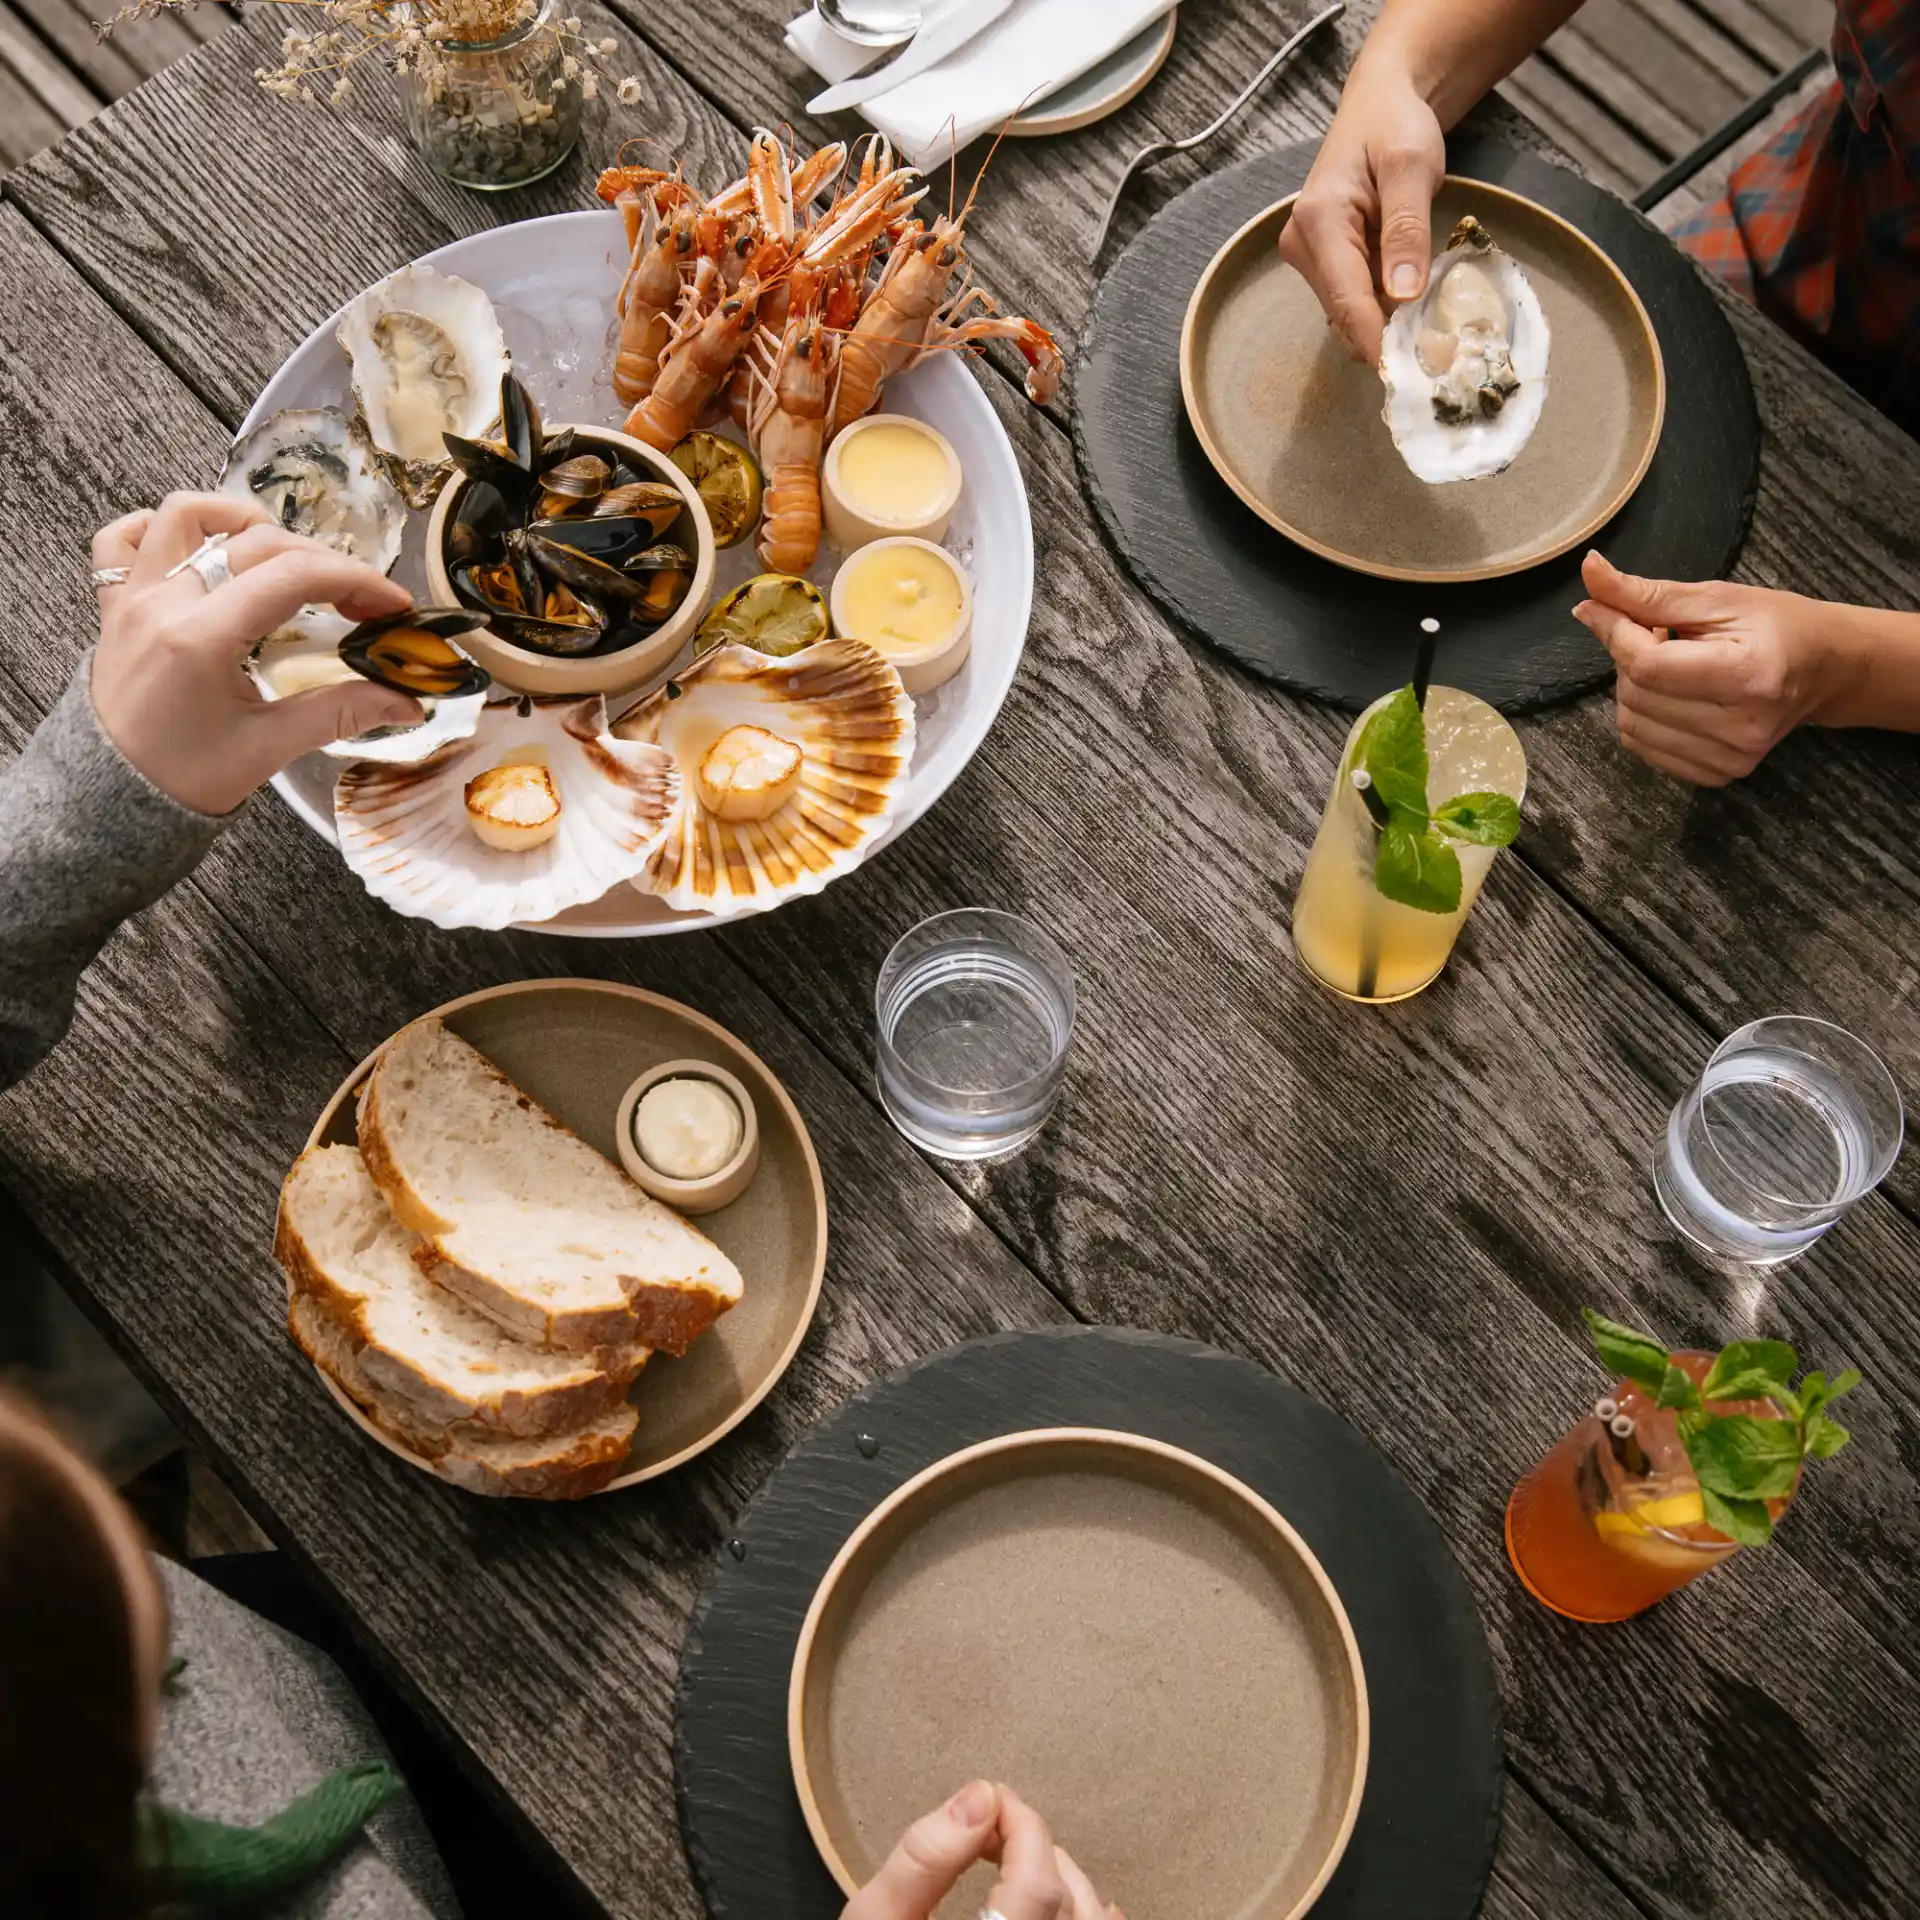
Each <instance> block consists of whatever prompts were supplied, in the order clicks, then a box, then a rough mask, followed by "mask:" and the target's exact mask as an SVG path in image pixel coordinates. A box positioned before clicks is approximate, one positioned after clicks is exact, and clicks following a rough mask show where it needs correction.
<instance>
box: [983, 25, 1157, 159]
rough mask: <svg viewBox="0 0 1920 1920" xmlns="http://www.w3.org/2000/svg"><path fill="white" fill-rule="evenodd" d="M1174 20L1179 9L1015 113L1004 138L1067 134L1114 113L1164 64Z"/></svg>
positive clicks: (1008, 123)
mask: <svg viewBox="0 0 1920 1920" xmlns="http://www.w3.org/2000/svg"><path fill="white" fill-rule="evenodd" d="M1179 24H1180V10H1179V8H1178V7H1173V8H1170V9H1169V10H1168V11H1167V12H1166V13H1164V14H1163V15H1162V16H1161V17H1160V18H1159V19H1158V20H1156V21H1154V22H1153V24H1152V25H1151V26H1148V27H1145V28H1143V29H1142V30H1141V31H1140V32H1139V33H1137V34H1135V35H1134V37H1133V38H1132V39H1131V40H1129V41H1128V42H1127V43H1126V45H1125V46H1123V47H1117V48H1116V49H1115V50H1114V51H1113V52H1112V53H1110V54H1108V55H1107V57H1106V58H1105V59H1104V60H1102V61H1101V62H1100V63H1099V65H1098V66H1093V67H1089V68H1088V69H1087V70H1086V72H1085V73H1083V74H1081V75H1080V76H1079V77H1078V78H1077V79H1073V80H1069V81H1068V82H1067V84H1066V85H1065V86H1064V87H1057V88H1056V89H1055V90H1054V91H1053V92H1052V93H1050V94H1048V95H1047V96H1046V97H1045V98H1044V99H1042V100H1036V101H1035V102H1034V103H1033V105H1032V106H1030V107H1029V108H1027V109H1026V111H1025V112H1024V113H1017V114H1015V115H1014V117H1013V118H1012V119H1011V120H1009V121H1008V122H1007V133H1008V135H1009V137H1011V138H1013V139H1026V138H1031V137H1032V136H1034V135H1040V134H1049V133H1073V132H1075V131H1076V130H1077V129H1079V128H1081V127H1090V126H1092V125H1093V123H1094V122H1095V121H1096V120H1104V119H1105V118H1106V117H1107V115H1108V114H1110V113H1118V112H1119V111H1120V109H1121V108H1122V107H1124V106H1125V105H1126V104H1127V102H1128V101H1129V100H1131V99H1133V98H1134V97H1135V95H1137V94H1138V93H1139V92H1140V91H1141V90H1142V89H1143V88H1144V87H1145V86H1146V84H1147V82H1148V81H1149V80H1151V79H1152V78H1153V76H1154V75H1155V74H1156V73H1158V72H1159V71H1160V69H1161V68H1162V67H1163V66H1165V65H1166V63H1167V55H1168V54H1170V53H1171V52H1172V51H1173V36H1174V33H1175V31H1176V30H1177V29H1178V27H1179Z"/></svg>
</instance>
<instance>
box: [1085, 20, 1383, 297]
mask: <svg viewBox="0 0 1920 1920" xmlns="http://www.w3.org/2000/svg"><path fill="white" fill-rule="evenodd" d="M1346 10H1347V8H1346V0H1333V5H1332V6H1330V7H1328V8H1327V10H1326V11H1325V12H1324V13H1320V14H1316V15H1315V16H1314V17H1313V18H1312V19H1311V20H1309V21H1308V22H1307V24H1306V25H1305V26H1304V27H1302V28H1301V29H1300V31H1299V32H1298V33H1296V34H1295V35H1294V36H1293V38H1292V39H1291V40H1289V41H1287V43H1286V44H1285V45H1284V46H1282V47H1280V48H1278V49H1277V50H1276V51H1275V52H1274V54H1273V56H1272V58H1271V59H1269V60H1268V62H1267V64H1266V65H1265V66H1264V67H1262V68H1261V69H1260V71H1259V72H1258V73H1256V74H1255V75H1254V76H1253V78H1252V79H1251V80H1249V81H1248V82H1247V84H1246V85H1245V86H1244V87H1242V88H1241V89H1240V91H1239V93H1237V94H1236V95H1235V96H1234V97H1233V99H1232V100H1230V101H1228V103H1227V105H1226V107H1225V109H1224V110H1223V111H1222V112H1221V114H1220V116H1219V118H1218V119H1216V120H1215V121H1214V122H1213V123H1212V124H1211V125H1210V126H1205V127H1202V128H1201V129H1200V131H1199V132H1198V133H1190V134H1189V135H1188V136H1187V137H1186V139H1184V140H1156V141H1154V142H1153V144H1152V145H1151V146H1145V147H1142V148H1141V149H1140V151H1139V152H1138V153H1136V154H1135V155H1134V156H1133V158H1132V159H1131V160H1129V161H1128V162H1127V168H1126V171H1125V172H1124V173H1123V174H1121V176H1120V181H1119V184H1118V185H1117V186H1116V187H1115V188H1114V190H1113V197H1112V198H1111V199H1110V200H1109V201H1108V202H1107V210H1106V212H1105V213H1104V214H1103V215H1102V216H1101V220H1100V231H1099V232H1098V233H1097V234H1095V235H1094V237H1093V251H1092V252H1091V253H1089V254H1088V255H1087V258H1088V259H1089V260H1097V259H1099V257H1100V249H1101V248H1102V247H1103V246H1105V245H1106V243H1107V229H1108V228H1109V227H1111V226H1112V225H1113V216H1114V212H1115V210H1116V209H1117V208H1118V207H1119V205H1120V196H1121V195H1122V194H1123V193H1125V192H1126V190H1127V182H1128V181H1129V180H1131V179H1132V178H1133V176H1134V175H1135V174H1136V173H1138V172H1139V171H1140V169H1141V168H1142V167H1146V166H1152V165H1153V164H1154V163H1155V162H1157V161H1160V160H1164V159H1165V158H1166V157H1167V155H1168V154H1170V153H1189V152H1191V151H1192V150H1193V149H1194V148H1195V147H1197V146H1199V145H1200V144H1201V142H1202V141H1205V140H1211V139H1212V138H1213V136H1214V135H1215V134H1216V133H1218V132H1219V131H1220V129H1221V128H1222V127H1224V126H1225V125H1226V124H1227V122H1228V121H1229V120H1231V119H1232V118H1233V116H1234V115H1235V114H1236V113H1238V112H1239V111H1240V109H1241V108H1242V107H1244V106H1245V105H1246V104H1247V102H1248V101H1249V100H1251V99H1252V98H1253V96H1254V95H1255V94H1256V93H1258V92H1259V91H1260V89H1261V87H1262V86H1263V85H1264V84H1265V83H1266V81H1267V80H1268V79H1269V78H1270V77H1271V76H1272V75H1273V73H1274V72H1275V70H1276V69H1277V68H1279V67H1281V66H1282V65H1284V64H1285V62H1286V61H1287V60H1288V59H1289V58H1290V57H1291V56H1292V55H1293V54H1295V53H1297V52H1298V51H1299V50H1300V48H1301V47H1303V46H1304V45H1305V44H1306V43H1307V41H1308V40H1310V39H1311V38H1312V37H1313V36H1314V35H1315V34H1316V33H1318V32H1319V31H1320V29H1321V28H1322V27H1324V26H1325V25H1326V24H1327V22H1328V21H1330V20H1337V19H1339V17H1340V16H1341V15H1342V14H1343V13H1345V12H1346Z"/></svg>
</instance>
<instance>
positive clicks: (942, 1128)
mask: <svg viewBox="0 0 1920 1920" xmlns="http://www.w3.org/2000/svg"><path fill="white" fill-rule="evenodd" d="M873 1001H874V1013H875V1017H876V1019H877V1020H878V1023H879V1044H878V1053H879V1080H880V1099H881V1103H882V1104H883V1105H884V1106H885V1107H886V1110H887V1112H888V1114H889V1115H890V1116H891V1117H892V1120H893V1124H894V1125H895V1126H896V1127H898V1128H899V1129H900V1131H901V1132H902V1133H904V1134H905V1135H906V1136H907V1138H908V1139H909V1140H911V1141H913V1142H914V1144H915V1145H916V1146H921V1147H924V1148H925V1149H926V1150H927V1151H928V1152H929V1153H932V1154H937V1155H938V1156H939V1157H940V1158H941V1159H943V1160H989V1159H992V1158H994V1157H995V1156H996V1155H999V1154H1003V1153H1013V1152H1015V1151H1017V1150H1018V1149H1019V1148H1021V1147H1024V1146H1025V1145H1026V1144H1027V1142H1028V1141H1029V1140H1031V1139H1032V1138H1033V1136H1034V1135H1035V1134H1036V1133H1038V1132H1039V1131H1040V1129H1041V1127H1042V1126H1043V1125H1044V1124H1045V1122H1046V1118H1047V1115H1048V1113H1049V1112H1051V1111H1052V1108H1053V1103H1054V1101H1055V1100H1056V1099H1057V1098H1058V1097H1059V1093H1060V1082H1061V1080H1062V1079H1063V1078H1064V1076H1065V1074H1066V1068H1067V1046H1068V1043H1069V1042H1070V1041H1071V1040H1072V1038H1073V1006H1074V1002H1073V966H1072V963H1071V962H1070V961H1069V960H1068V959H1067V956H1066V955H1065V954H1064V953H1063V952H1061V950H1060V947H1059V945H1058V944H1057V943H1056V942H1055V941H1053V940H1051V939H1049V938H1048V936H1047V935H1046V934H1044V933H1042V932H1041V931H1040V929H1039V928H1038V927H1036V926H1034V925H1032V924H1031V923H1030V922H1028V921H1025V920H1022V919H1021V918H1020V917H1019V916H1018V915H1017V914H1011V913H995V912H993V911H992V910H991V909H989V908H984V907H963V908H961V909H960V910H959V911H958V912H955V913H938V914H935V915H934V917H933V918H932V919H931V920H923V921H921V923H920V924H919V925H918V926H917V927H915V928H914V929H913V931H912V932H911V933H909V934H907V935H906V936H905V937H904V938H903V939H901V940H899V941H898V942H896V944H895V946H894V949H893V951H892V952H891V953H890V954H888V955H887V957H886V961H885V963H884V964H883V965H882V966H881V968H880V978H879V980H878V982H877V983H876V985H875V987H874V992H873Z"/></svg>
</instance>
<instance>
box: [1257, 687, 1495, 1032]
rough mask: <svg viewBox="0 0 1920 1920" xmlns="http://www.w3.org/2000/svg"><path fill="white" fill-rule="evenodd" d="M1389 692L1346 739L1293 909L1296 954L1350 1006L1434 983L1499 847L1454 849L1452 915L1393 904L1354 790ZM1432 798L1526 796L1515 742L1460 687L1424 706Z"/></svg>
mask: <svg viewBox="0 0 1920 1920" xmlns="http://www.w3.org/2000/svg"><path fill="white" fill-rule="evenodd" d="M1395 697H1396V696H1395V695H1393V694H1387V695H1383V696H1382V698H1380V699H1379V700H1376V701H1375V702H1374V703H1373V705H1372V706H1370V707H1369V708H1368V709H1367V710H1366V712H1365V713H1363V714H1362V715H1361V716H1360V718H1359V719H1358V720H1356V721H1355V722H1354V723H1353V729H1352V731H1351V732H1350V733H1349V734H1348V735H1347V743H1346V746H1345V748H1344V749H1343V750H1342V752H1341V756H1340V769H1339V772H1338V773H1337V774H1336V775H1335V777H1334V782H1333V792H1332V793H1331V794H1330V795H1329V796H1328V799H1327V807H1326V811H1325V813H1323V814H1322V815H1321V817H1320V831H1319V833H1318V834H1317V835H1316V836H1315V838H1314V842H1313V851H1312V852H1311V853H1310V854H1308V856H1307V869H1306V872H1305V873H1304V874H1303V875H1302V876H1301V880H1300V891H1299V893H1298V894H1296V895H1295V897H1294V903H1293V946H1294V951H1295V952H1296V953H1298V954H1299V956H1300V958H1301V961H1302V962H1303V963H1304V964H1305V966H1306V968H1307V970H1308V971H1309V972H1310V973H1312V974H1313V975H1314V977H1315V978H1316V979H1318V980H1319V981H1321V982H1322V983H1323V984H1324V985H1326V986H1329V987H1331V988H1332V989H1333V990H1334V992H1335V993H1342V994H1345V995H1346V996H1347V998H1348V999H1349V1000H1365V1001H1370V1002H1376V1003H1378V1002H1382V1001H1388V1000H1404V999H1406V998H1408V997H1409V996H1410V995H1412V994H1416V993H1418V992H1419V991H1420V990H1421V988H1423V987H1425V986H1428V985H1430V984H1431V983H1432V981H1433V980H1434V979H1435V977H1436V976H1437V975H1438V974H1439V972H1440V970H1441V968H1443V967H1444V966H1445V965H1446V964H1447V957H1448V955H1449V954H1451V953H1452V952H1453V943H1454V942H1455V940H1457V939H1458V938H1459V935H1460V929H1461V927H1462V926H1464V925H1465V924H1466V918H1467V915H1468V914H1469V913H1470V912H1472V910H1473V903H1474V901H1475V900H1476V899H1477V898H1478V897H1479V893H1480V888H1481V884H1482V883H1483V882H1484V881H1485V879H1486V877H1487V873H1488V870H1489V869H1490V868H1491V867H1492V865H1493V861H1494V856H1495V855H1496V854H1497V853H1498V852H1499V848H1498V847H1496V846H1479V845H1474V844H1472V843H1470V842H1461V841H1449V842H1448V844H1449V845H1451V846H1452V847H1453V850H1454V852H1455V853H1456V854H1457V856H1458V858H1459V862H1460V898H1459V904H1458V905H1457V906H1456V907H1454V908H1453V909H1452V910H1451V911H1448V912H1441V913H1435V912H1429V911H1427V910H1426V909H1424V908H1420V907H1412V906H1406V905H1403V904H1402V903H1401V902H1400V901H1397V900H1389V899H1387V898H1386V897H1385V896H1384V895H1383V894H1382V893H1381V892H1380V889H1379V887H1378V885H1377V884H1376V881H1375V860H1376V855H1377V853H1378V850H1379V845H1380V834H1381V829H1380V825H1379V823H1378V820H1377V818H1376V814H1375V813H1374V812H1373V811H1370V810H1369V808H1368V805H1367V801H1366V798H1365V796H1364V795H1363V793H1362V790H1361V789H1360V788H1359V787H1356V786H1355V784H1354V778H1353V776H1354V773H1355V771H1356V748H1357V747H1358V745H1359V743H1360V736H1361V733H1362V732H1363V731H1364V729H1365V728H1366V725H1367V722H1368V721H1369V720H1371V719H1372V718H1373V717H1374V715H1375V714H1376V713H1378V712H1379V711H1380V710H1381V709H1382V708H1383V707H1385V706H1386V705H1387V703H1388V701H1389V700H1392V699H1394V698H1395ZM1423 711H1424V714H1425V718H1426V739H1427V757H1428V763H1429V764H1428V774H1427V793H1428V796H1429V798H1430V800H1431V802H1432V804H1433V805H1434V806H1435V807H1436V808H1437V807H1438V806H1439V805H1440V803H1441V802H1442V801H1443V800H1446V799H1450V798H1452V797H1453V796H1455V795H1458V794H1467V793H1482V792H1493V793H1503V794H1505V795H1506V796H1507V797H1508V798H1509V799H1511V800H1512V801H1513V802H1514V803H1515V805H1516V806H1517V805H1518V804H1519V802H1520V801H1521V800H1522V799H1523V798H1524V797H1525V794H1526V789H1527V756H1526V753H1525V751H1524V750H1523V749H1522V747H1521V745H1520V739H1519V736H1518V735H1517V734H1516V733H1515V732H1514V730H1513V729H1512V727H1510V726H1509V725H1508V724H1507V722H1506V721H1505V720H1504V719H1502V718H1501V716H1500V714H1499V713H1498V712H1496V711H1495V709H1494V708H1492V707H1490V706H1489V705H1488V704H1487V703H1486V702H1485V701H1484V700H1481V699H1479V698H1477V697H1476V696H1475V695H1473V694H1471V693H1462V692H1461V691H1460V690H1459V689H1458V688H1457V687H1431V688H1429V689H1428V691H1427V698H1426V704H1425V707H1424V710H1423Z"/></svg>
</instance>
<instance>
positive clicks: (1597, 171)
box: [1500, 55, 1664, 198]
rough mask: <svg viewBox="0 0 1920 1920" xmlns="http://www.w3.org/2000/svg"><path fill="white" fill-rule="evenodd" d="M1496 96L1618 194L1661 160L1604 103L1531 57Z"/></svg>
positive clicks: (1633, 187) (1648, 175)
mask: <svg viewBox="0 0 1920 1920" xmlns="http://www.w3.org/2000/svg"><path fill="white" fill-rule="evenodd" d="M1500 94H1501V97H1502V98H1503V99H1505V100H1507V101H1510V102H1511V103H1512V104H1513V105H1514V106H1515V107H1517V108H1519V110H1520V111H1521V112H1522V113H1527V114H1531V115H1532V116H1533V117H1534V118H1535V119H1536V120H1538V121H1539V123H1540V124H1541V125H1542V126H1543V127H1545V128H1546V129H1547V131H1548V132H1549V133H1551V134H1552V135H1553V137H1554V138H1555V139H1556V140H1557V141H1559V142H1560V144H1561V145H1562V146H1563V147H1564V148H1565V149H1566V150H1567V152H1568V153H1569V154H1570V155H1571V156H1572V157H1573V158H1574V159H1575V160H1577V161H1578V162H1579V163H1580V171H1581V172H1582V173H1584V174H1585V175H1586V176H1587V177H1588V178H1589V179H1590V180H1597V181H1598V182H1599V183H1600V184H1601V185H1602V186H1603V187H1611V188H1612V189H1613V191H1614V192H1615V193H1617V194H1619V195H1621V196H1622V197H1623V198H1626V197H1629V196H1631V195H1632V194H1634V193H1637V192H1638V191H1639V189H1640V188H1641V187H1643V186H1644V185H1645V184H1646V183H1647V182H1648V181H1649V180H1651V179H1653V178H1654V177H1655V176H1656V175H1657V174H1658V173H1659V171H1660V169H1661V167H1662V165H1663V164H1664V162H1663V160H1662V157H1661V155H1659V154H1658V153H1656V152H1655V151H1654V150H1653V148H1652V147H1650V146H1648V145H1647V144H1646V142H1645V141H1644V140H1642V139H1641V138H1640V137H1639V135H1638V134H1636V133H1634V132H1633V131H1632V130H1631V129H1630V128H1627V127H1624V126H1622V125H1621V124H1620V122H1619V121H1618V120H1616V119H1615V118H1614V117H1613V115H1612V114H1610V113H1608V112H1607V111H1606V109H1605V108H1604V107H1600V106H1596V105H1595V104H1594V102H1593V101H1592V100H1591V99H1589V98H1588V97H1587V95H1586V94H1584V93H1582V92H1581V91H1580V89H1579V88H1578V87H1576V86H1574V85H1573V84H1572V83H1571V82H1570V81H1569V80H1568V79H1567V78H1566V76H1565V75H1564V74H1563V73H1561V72H1560V70H1559V69H1558V68H1557V67H1555V66H1554V65H1553V64H1552V63H1551V62H1550V61H1548V60H1545V59H1543V58H1541V57H1540V56H1538V55H1536V56H1535V57H1534V58H1533V59H1531V60H1528V61H1526V62H1524V63H1523V64H1522V65H1521V66H1519V67H1518V68H1516V69H1515V70H1514V71H1513V72H1512V73H1510V74H1509V75H1508V76H1507V77H1506V79H1504V80H1503V81H1501V83H1500Z"/></svg>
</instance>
